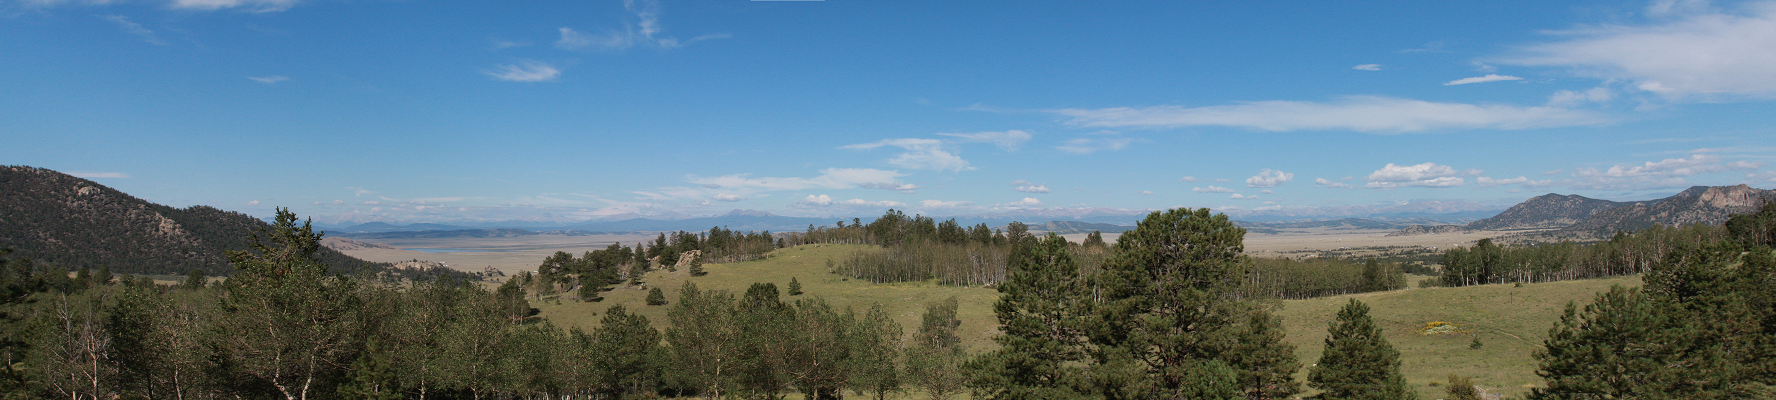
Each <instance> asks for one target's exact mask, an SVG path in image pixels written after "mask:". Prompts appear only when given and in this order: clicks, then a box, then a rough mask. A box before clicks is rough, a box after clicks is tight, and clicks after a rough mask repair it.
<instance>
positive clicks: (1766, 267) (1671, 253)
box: [1530, 204, 1776, 400]
mask: <svg viewBox="0 0 1776 400" xmlns="http://www.w3.org/2000/svg"><path fill="white" fill-rule="evenodd" d="M1773 221H1776V204H1765V205H1764V207H1763V208H1762V209H1761V210H1760V211H1759V212H1758V213H1756V214H1752V215H1736V216H1733V217H1731V218H1730V219H1729V220H1728V221H1727V223H1726V224H1725V225H1723V229H1718V230H1711V231H1714V232H1721V233H1724V235H1721V236H1713V237H1709V238H1708V239H1707V240H1706V241H1703V242H1701V243H1691V242H1685V241H1679V242H1675V243H1672V244H1671V247H1670V248H1669V249H1667V250H1666V251H1665V252H1664V254H1663V257H1662V258H1660V259H1659V260H1657V261H1655V262H1653V263H1652V264H1651V265H1650V266H1648V268H1647V270H1646V271H1645V273H1644V275H1642V277H1641V279H1642V280H1643V281H1645V282H1646V285H1645V286H1644V287H1641V288H1623V287H1619V286H1618V287H1612V288H1611V289H1610V290H1609V291H1608V292H1605V293H1600V294H1598V295H1597V297H1596V298H1595V299H1594V300H1593V301H1592V302H1591V304H1588V305H1585V306H1584V307H1583V308H1580V307H1579V306H1578V305H1576V304H1573V303H1568V304H1567V306H1566V312H1565V314H1564V315H1563V316H1562V317H1561V319H1560V321H1559V322H1558V323H1556V324H1555V325H1554V327H1553V328H1552V329H1550V330H1549V331H1548V339H1547V340H1546V341H1544V346H1543V348H1542V349H1539V350H1537V351H1536V353H1535V354H1534V355H1535V358H1536V359H1537V360H1538V361H1539V365H1538V371H1537V374H1538V375H1540V376H1542V377H1543V378H1545V379H1547V383H1546V385H1545V387H1541V388H1536V389H1535V390H1534V393H1533V394H1532V395H1531V396H1530V397H1531V398H1533V399H1548V400H1554V399H1561V400H1564V399H1630V398H1648V399H1656V398H1682V399H1768V398H1776V363H1773V362H1771V360H1772V359H1776V291H1772V290H1771V289H1770V288H1772V287H1776V286H1773V285H1776V250H1772V247H1776V239H1773V238H1776V223H1773ZM1655 229H1657V228H1655ZM1688 229H1695V228H1693V227H1692V228H1688ZM1619 237H1621V235H1618V238H1619Z"/></svg>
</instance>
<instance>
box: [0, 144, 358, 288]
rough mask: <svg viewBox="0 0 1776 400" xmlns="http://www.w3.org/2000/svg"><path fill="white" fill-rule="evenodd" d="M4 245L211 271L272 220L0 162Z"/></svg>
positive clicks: (140, 267)
mask: <svg viewBox="0 0 1776 400" xmlns="http://www.w3.org/2000/svg"><path fill="white" fill-rule="evenodd" d="M0 193H5V196H4V197H3V198H0V247H6V248H11V249H13V252H14V253H13V254H15V255H16V256H18V257H26V258H31V259H34V260H38V261H46V262H50V263H54V264H57V265H60V266H62V267H65V268H69V269H75V268H80V267H92V268H98V267H99V266H101V265H108V266H110V267H111V270H112V272H114V273H130V274H158V275H182V274H185V273H188V272H190V271H191V270H193V269H197V270H203V271H204V273H206V274H209V275H211V276H217V275H227V274H228V273H230V272H231V271H233V269H234V267H233V266H231V265H230V264H229V263H228V259H227V257H226V256H225V255H224V253H223V252H224V251H226V250H246V249H247V248H248V247H249V244H248V243H249V240H250V237H249V235H250V234H252V233H253V232H255V231H256V230H257V229H259V228H262V227H265V226H268V225H267V224H266V223H265V222H264V221H261V220H259V219H258V218H253V217H252V216H250V215H246V214H242V213H237V212H231V211H223V210H219V209H216V208H213V207H208V206H193V207H190V208H184V209H178V208H173V207H168V206H164V205H160V204H154V203H151V202H148V201H146V200H142V199H139V198H136V197H134V196H130V195H128V194H125V193H123V192H121V191H118V190H116V189H112V188H109V187H105V186H104V185H100V184H98V183H96V182H93V181H90V180H86V179H82V178H77V177H74V176H70V175H67V174H63V173H60V172H56V171H52V170H49V169H43V168H35V167H27V166H5V167H0ZM321 257H322V259H323V260H325V261H326V262H327V263H328V264H329V265H331V266H333V267H334V268H336V269H339V270H351V269H354V268H356V267H357V266H359V265H362V264H364V263H365V261H363V260H359V259H356V258H352V257H350V256H346V255H345V254H342V253H339V252H338V251H335V250H333V249H322V250H321Z"/></svg>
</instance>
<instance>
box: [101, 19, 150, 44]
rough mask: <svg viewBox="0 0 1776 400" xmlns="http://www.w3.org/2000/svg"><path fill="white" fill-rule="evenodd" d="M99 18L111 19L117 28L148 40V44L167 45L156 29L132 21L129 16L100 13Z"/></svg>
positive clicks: (144, 40) (145, 40)
mask: <svg viewBox="0 0 1776 400" xmlns="http://www.w3.org/2000/svg"><path fill="white" fill-rule="evenodd" d="M99 18H104V19H105V20H106V21H111V23H113V24H117V29H121V30H123V33H127V34H130V35H132V36H135V37H136V38H139V39H141V40H142V41H143V42H148V44H152V45H156V46H165V45H166V44H167V43H166V41H164V40H160V37H158V36H155V35H154V31H151V30H148V28H144V27H142V24H138V23H136V22H135V21H131V20H130V19H129V17H125V16H122V15H100V16H99Z"/></svg>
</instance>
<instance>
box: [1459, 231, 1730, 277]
mask: <svg viewBox="0 0 1776 400" xmlns="http://www.w3.org/2000/svg"><path fill="white" fill-rule="evenodd" d="M1744 218H1751V217H1742V218H1741V219H1744ZM1740 224H1744V223H1740ZM1729 236H1731V235H1730V232H1729V231H1728V229H1727V225H1720V226H1711V225H1700V224H1697V225H1688V226H1684V227H1679V228H1672V227H1667V226H1663V225H1654V226H1652V227H1650V228H1647V229H1643V230H1639V231H1635V232H1632V233H1628V232H1616V234H1615V236H1614V237H1612V238H1611V239H1610V240H1608V241H1602V242H1596V243H1587V244H1578V243H1573V242H1570V241H1569V242H1560V243H1542V244H1535V245H1528V246H1500V245H1498V244H1495V243H1493V241H1492V239H1480V241H1479V242H1478V243H1476V244H1475V245H1474V246H1470V247H1465V248H1463V247H1456V248H1451V249H1449V250H1446V251H1444V252H1443V260H1442V265H1443V269H1442V276H1441V278H1442V283H1443V285H1444V286H1469V285H1486V284H1498V283H1513V282H1522V283H1535V282H1549V281H1561V280H1572V279H1586V278H1598V277H1605V276H1622V275H1634V274H1640V273H1646V272H1648V271H1651V270H1652V269H1653V267H1654V266H1656V265H1658V264H1659V263H1661V262H1663V261H1664V260H1665V258H1666V257H1668V256H1669V255H1670V254H1672V252H1674V251H1677V250H1680V249H1687V248H1694V247H1696V246H1699V245H1702V244H1704V243H1709V242H1714V241H1719V240H1723V239H1726V238H1728V237H1729Z"/></svg>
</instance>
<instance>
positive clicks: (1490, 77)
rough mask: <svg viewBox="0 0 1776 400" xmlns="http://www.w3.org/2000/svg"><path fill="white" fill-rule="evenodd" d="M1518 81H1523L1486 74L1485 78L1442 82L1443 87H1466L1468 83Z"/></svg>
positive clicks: (1511, 77)
mask: <svg viewBox="0 0 1776 400" xmlns="http://www.w3.org/2000/svg"><path fill="white" fill-rule="evenodd" d="M1520 80H1523V78H1519V77H1515V76H1510V75H1499V74H1486V76H1476V77H1472V78H1461V79H1456V80H1453V81H1449V82H1444V83H1443V85H1444V86H1451V85H1466V84H1470V83H1486V82H1498V81H1520Z"/></svg>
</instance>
